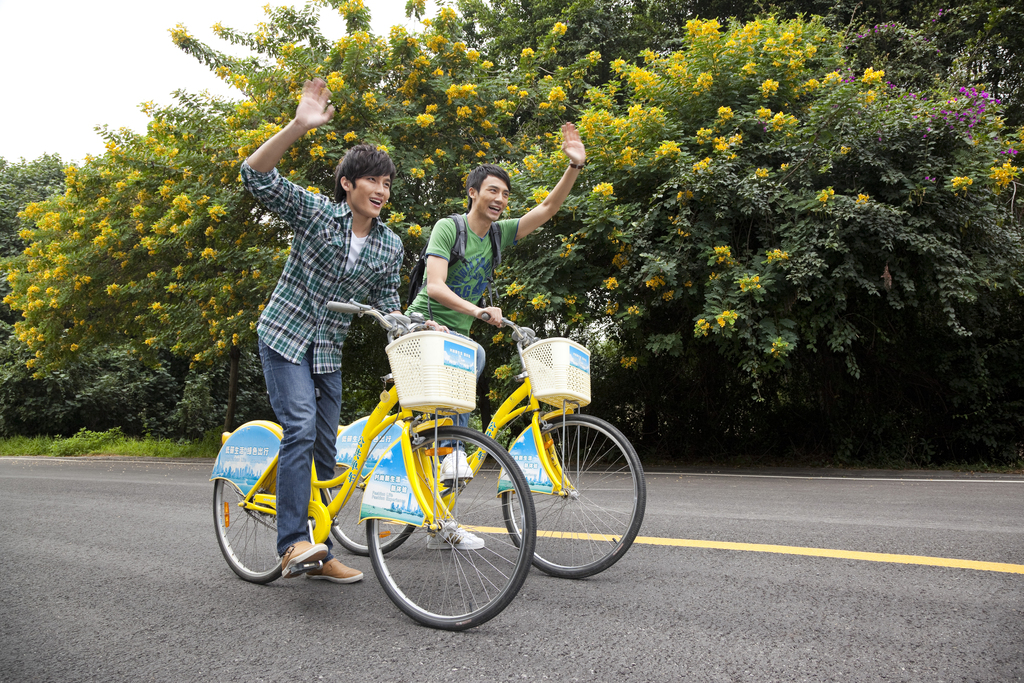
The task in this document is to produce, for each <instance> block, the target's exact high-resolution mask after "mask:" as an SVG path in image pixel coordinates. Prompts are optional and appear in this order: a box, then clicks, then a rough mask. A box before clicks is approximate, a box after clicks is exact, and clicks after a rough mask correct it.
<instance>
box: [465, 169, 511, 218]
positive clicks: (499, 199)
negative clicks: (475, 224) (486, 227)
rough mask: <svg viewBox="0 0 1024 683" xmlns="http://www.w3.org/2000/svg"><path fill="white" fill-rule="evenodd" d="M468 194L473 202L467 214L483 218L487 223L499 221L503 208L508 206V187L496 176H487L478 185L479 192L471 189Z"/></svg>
mask: <svg viewBox="0 0 1024 683" xmlns="http://www.w3.org/2000/svg"><path fill="white" fill-rule="evenodd" d="M468 192H469V198H470V199H471V200H472V201H473V205H472V206H471V207H470V209H469V214H470V215H471V216H474V215H475V216H479V217H480V218H485V219H486V220H487V222H489V223H493V222H494V221H496V220H498V219H500V218H501V214H502V213H504V211H505V207H506V206H508V195H509V190H508V185H507V184H505V181H504V180H502V179H501V178H499V177H498V176H493V175H489V176H487V177H486V178H484V180H483V182H482V183H480V189H479V190H477V189H476V188H473V187H471V188H469V190H468Z"/></svg>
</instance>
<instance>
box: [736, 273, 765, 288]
mask: <svg viewBox="0 0 1024 683" xmlns="http://www.w3.org/2000/svg"><path fill="white" fill-rule="evenodd" d="M736 283H737V284H738V285H739V286H740V291H741V292H745V291H747V290H748V289H750V290H754V289H761V276H760V275H754V276H753V277H741V278H739V279H738V280H736Z"/></svg>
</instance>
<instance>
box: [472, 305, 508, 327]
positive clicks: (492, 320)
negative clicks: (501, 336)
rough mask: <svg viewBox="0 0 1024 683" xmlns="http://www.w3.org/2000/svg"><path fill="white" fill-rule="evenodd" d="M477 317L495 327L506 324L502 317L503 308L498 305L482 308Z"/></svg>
mask: <svg viewBox="0 0 1024 683" xmlns="http://www.w3.org/2000/svg"><path fill="white" fill-rule="evenodd" d="M477 318H479V319H480V320H483V321H484V322H486V323H487V324H488V325H494V326H495V327H502V326H503V325H504V324H505V323H504V321H503V320H502V317H501V309H500V308H498V307H497V306H488V307H487V308H481V309H480V313H478V314H477Z"/></svg>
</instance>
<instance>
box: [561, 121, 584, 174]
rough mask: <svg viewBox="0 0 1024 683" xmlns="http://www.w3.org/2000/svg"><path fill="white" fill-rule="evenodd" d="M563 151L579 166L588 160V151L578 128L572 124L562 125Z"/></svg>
mask: <svg viewBox="0 0 1024 683" xmlns="http://www.w3.org/2000/svg"><path fill="white" fill-rule="evenodd" d="M562 151H563V152H565V155H566V156H567V157H569V159H570V160H571V161H572V163H574V164H576V165H578V166H580V165H582V164H583V162H585V161H586V160H587V149H586V148H585V147H584V146H583V141H582V140H581V139H580V134H579V132H578V131H577V130H576V126H574V125H572V124H571V123H563V124H562Z"/></svg>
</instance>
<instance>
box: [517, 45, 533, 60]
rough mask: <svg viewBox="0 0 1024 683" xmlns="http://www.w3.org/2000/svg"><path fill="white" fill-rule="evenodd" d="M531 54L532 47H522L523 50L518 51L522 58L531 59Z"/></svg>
mask: <svg viewBox="0 0 1024 683" xmlns="http://www.w3.org/2000/svg"><path fill="white" fill-rule="evenodd" d="M533 55H534V52H533V48H529V47H524V48H523V51H522V52H521V53H520V55H519V56H520V57H521V58H522V59H532V58H533Z"/></svg>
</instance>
